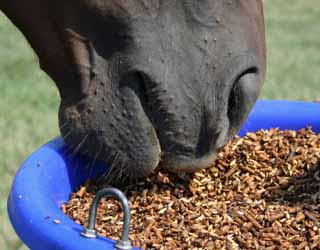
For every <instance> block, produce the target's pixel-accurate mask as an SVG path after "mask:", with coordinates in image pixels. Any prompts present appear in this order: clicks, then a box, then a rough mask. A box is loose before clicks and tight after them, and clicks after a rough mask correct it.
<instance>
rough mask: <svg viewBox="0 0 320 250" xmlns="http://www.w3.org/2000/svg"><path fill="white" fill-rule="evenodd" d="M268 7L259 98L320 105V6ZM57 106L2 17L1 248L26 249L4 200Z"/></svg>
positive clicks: (53, 121)
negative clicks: (265, 55) (265, 60)
mask: <svg viewBox="0 0 320 250" xmlns="http://www.w3.org/2000/svg"><path fill="white" fill-rule="evenodd" d="M264 3H265V20H266V34H267V45H268V73H267V80H266V83H265V86H264V89H263V92H262V95H261V98H262V99H293V100H306V101H314V100H320V1H319V0H307V1H303V0H267V1H264ZM44 32H45V31H44ZM58 103H59V96H58V92H57V90H56V88H55V85H54V83H53V82H52V81H51V80H50V79H49V78H48V76H46V74H45V73H43V72H42V71H41V70H40V69H39V66H38V62H37V58H36V56H35V55H34V54H33V52H32V50H31V49H30V47H29V45H28V44H27V43H26V41H25V39H24V38H23V36H22V35H21V34H20V32H19V31H18V30H17V29H16V28H15V27H14V26H13V25H12V24H11V23H10V21H9V20H8V19H7V18H6V17H5V16H4V15H3V14H2V13H1V12H0V249H3V250H13V249H20V250H22V249H26V248H25V247H24V246H23V245H22V243H21V242H20V241H19V240H18V238H17V236H16V235H15V233H14V231H13V229H12V228H11V225H10V222H9V220H8V217H7V212H6V199H7V196H8V192H9V190H10V186H11V183H12V180H13V176H14V174H15V172H16V171H17V169H18V167H19V165H20V164H21V163H22V161H23V160H24V159H25V158H26V157H27V156H28V155H29V154H30V153H31V152H32V151H34V150H35V149H36V148H38V147H39V146H41V145H42V144H44V143H45V142H46V141H48V140H50V139H51V138H53V137H55V136H56V135H58V134H59V130H58V121H57V111H58ZM318 115H320V114H318Z"/></svg>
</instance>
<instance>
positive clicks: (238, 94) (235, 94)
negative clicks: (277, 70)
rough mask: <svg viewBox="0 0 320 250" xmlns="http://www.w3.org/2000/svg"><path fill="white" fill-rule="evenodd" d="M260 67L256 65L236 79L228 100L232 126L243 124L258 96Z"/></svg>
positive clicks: (236, 126)
mask: <svg viewBox="0 0 320 250" xmlns="http://www.w3.org/2000/svg"><path fill="white" fill-rule="evenodd" d="M257 76H258V69H257V68H256V67H253V68H250V69H248V70H246V71H244V72H243V73H242V74H241V75H240V76H239V77H238V78H237V79H236V81H235V83H234V85H233V87H232V89H231V91H230V95H229V100H228V118H229V121H230V126H231V127H233V128H238V127H240V126H241V124H242V122H243V121H244V119H245V117H246V115H247V114H248V113H249V111H250V110H251V108H252V106H253V104H254V102H255V101H256V99H257V98H258V93H259V88H258V85H257V81H258V77H257Z"/></svg>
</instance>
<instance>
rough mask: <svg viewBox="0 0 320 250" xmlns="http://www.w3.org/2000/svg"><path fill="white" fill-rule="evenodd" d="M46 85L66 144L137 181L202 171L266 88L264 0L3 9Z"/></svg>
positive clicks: (110, 1)
mask: <svg viewBox="0 0 320 250" xmlns="http://www.w3.org/2000/svg"><path fill="white" fill-rule="evenodd" d="M0 9H1V10H2V11H3V12H4V13H5V14H6V15H7V16H8V17H9V18H10V19H11V20H12V22H13V23H14V24H15V25H16V26H17V27H18V28H19V29H20V30H21V31H22V33H23V34H24V35H25V37H26V38H27V39H28V41H29V42H30V44H31V46H32V47H33V49H34V50H35V52H36V53H37V55H38V57H39V61H40V66H41V68H42V69H43V70H44V71H45V72H47V73H48V74H49V76H50V77H51V78H52V79H53V80H54V81H55V83H56V85H57V87H58V89H59V92H60V95H61V105H60V112H59V121H60V128H61V133H62V136H63V137H64V139H65V142H66V143H67V144H69V145H70V146H71V147H73V148H76V149H77V150H79V151H80V152H82V153H83V154H87V155H90V156H92V157H96V158H98V159H100V160H103V161H106V162H108V163H110V164H113V165H112V166H113V169H114V170H115V171H116V172H117V173H118V174H120V173H121V174H123V175H125V176H129V177H138V176H145V175H147V174H149V173H150V172H152V171H153V170H154V169H155V168H156V167H157V166H158V164H159V162H160V160H162V162H163V165H164V166H166V167H167V169H168V170H170V171H175V172H190V171H195V170H197V169H199V168H203V167H206V166H208V165H210V162H211V161H212V160H213V158H214V157H215V155H216V152H217V150H218V149H219V148H220V147H222V146H223V145H224V144H225V143H226V141H227V140H228V139H230V138H231V137H232V136H233V135H234V134H235V133H236V132H237V130H238V129H239V128H240V126H241V124H242V123H243V122H244V120H245V119H246V117H247V115H248V113H249V111H250V110H251V108H252V107H253V105H254V103H255V101H256V99H257V97H258V95H259V92H260V89H261V86H262V83H263V81H264V76H265V68H266V54H265V36H264V21H263V10H262V2H261V0H67V1H62V0H54V1H49V0H29V1H20V0H1V1H0Z"/></svg>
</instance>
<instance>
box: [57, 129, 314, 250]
mask: <svg viewBox="0 0 320 250" xmlns="http://www.w3.org/2000/svg"><path fill="white" fill-rule="evenodd" d="M319 158H320V135H316V134H315V133H313V132H312V130H311V129H309V128H308V129H301V130H300V131H297V132H296V131H289V130H287V131H280V130H278V129H270V130H268V131H258V132H256V133H249V134H247V135H246V136H245V137H243V138H239V137H236V138H235V139H234V140H233V141H232V142H230V143H228V145H226V147H225V148H224V149H223V150H222V151H221V152H220V153H219V155H218V157H217V159H216V161H215V162H213V164H212V166H211V167H210V168H208V169H206V170H202V171H200V172H197V173H195V174H188V175H176V174H170V173H164V172H158V173H155V174H154V175H153V176H151V177H150V178H148V179H147V180H146V181H144V182H141V183H138V184H136V185H135V186H134V187H131V188H130V189H129V190H127V191H126V194H127V196H128V197H129V199H130V203H131V213H132V221H131V231H130V238H131V240H132V241H133V244H134V245H135V246H138V247H142V248H144V249H230V250H231V249H232V250H235V249H320V167H318V166H317V162H318V161H319ZM96 191H97V187H96V186H95V185H94V184H93V183H91V184H87V185H85V186H83V187H81V188H80V189H79V191H77V192H75V193H73V194H72V196H71V199H70V201H69V202H68V203H66V204H64V205H63V206H62V210H63V211H64V212H65V213H66V214H68V215H69V216H70V217H71V218H73V219H74V220H75V221H76V222H77V223H79V224H82V225H83V224H84V225H86V223H87V218H88V210H89V208H90V205H91V202H92V200H93V198H94V194H95V192H96ZM121 226H122V212H121V207H120V205H119V203H118V202H117V201H115V200H113V199H108V200H107V201H106V200H103V201H102V203H101V204H100V207H99V209H98V218H97V224H96V228H97V230H98V232H99V233H100V234H102V235H104V236H107V237H109V238H112V239H117V237H118V236H119V235H120V234H121Z"/></svg>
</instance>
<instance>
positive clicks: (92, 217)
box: [81, 188, 132, 250]
mask: <svg viewBox="0 0 320 250" xmlns="http://www.w3.org/2000/svg"><path fill="white" fill-rule="evenodd" d="M103 197H114V198H116V199H117V200H118V201H119V202H120V203H121V205H122V209H123V213H124V222H123V227H122V235H121V239H120V240H119V241H118V242H117V243H116V249H118V250H128V249H131V248H132V246H131V241H130V240H129V230H130V205H129V202H128V199H127V197H126V196H125V195H124V193H122V192H121V191H120V190H119V189H116V188H103V189H101V190H100V191H99V192H98V193H97V194H96V196H95V198H94V200H93V202H92V205H91V208H90V214H89V220H88V227H87V228H84V229H83V231H82V232H81V235H82V236H84V237H86V238H96V237H97V231H96V230H95V222H96V217H97V209H98V205H99V201H100V200H101V199H102V198H103Z"/></svg>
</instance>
